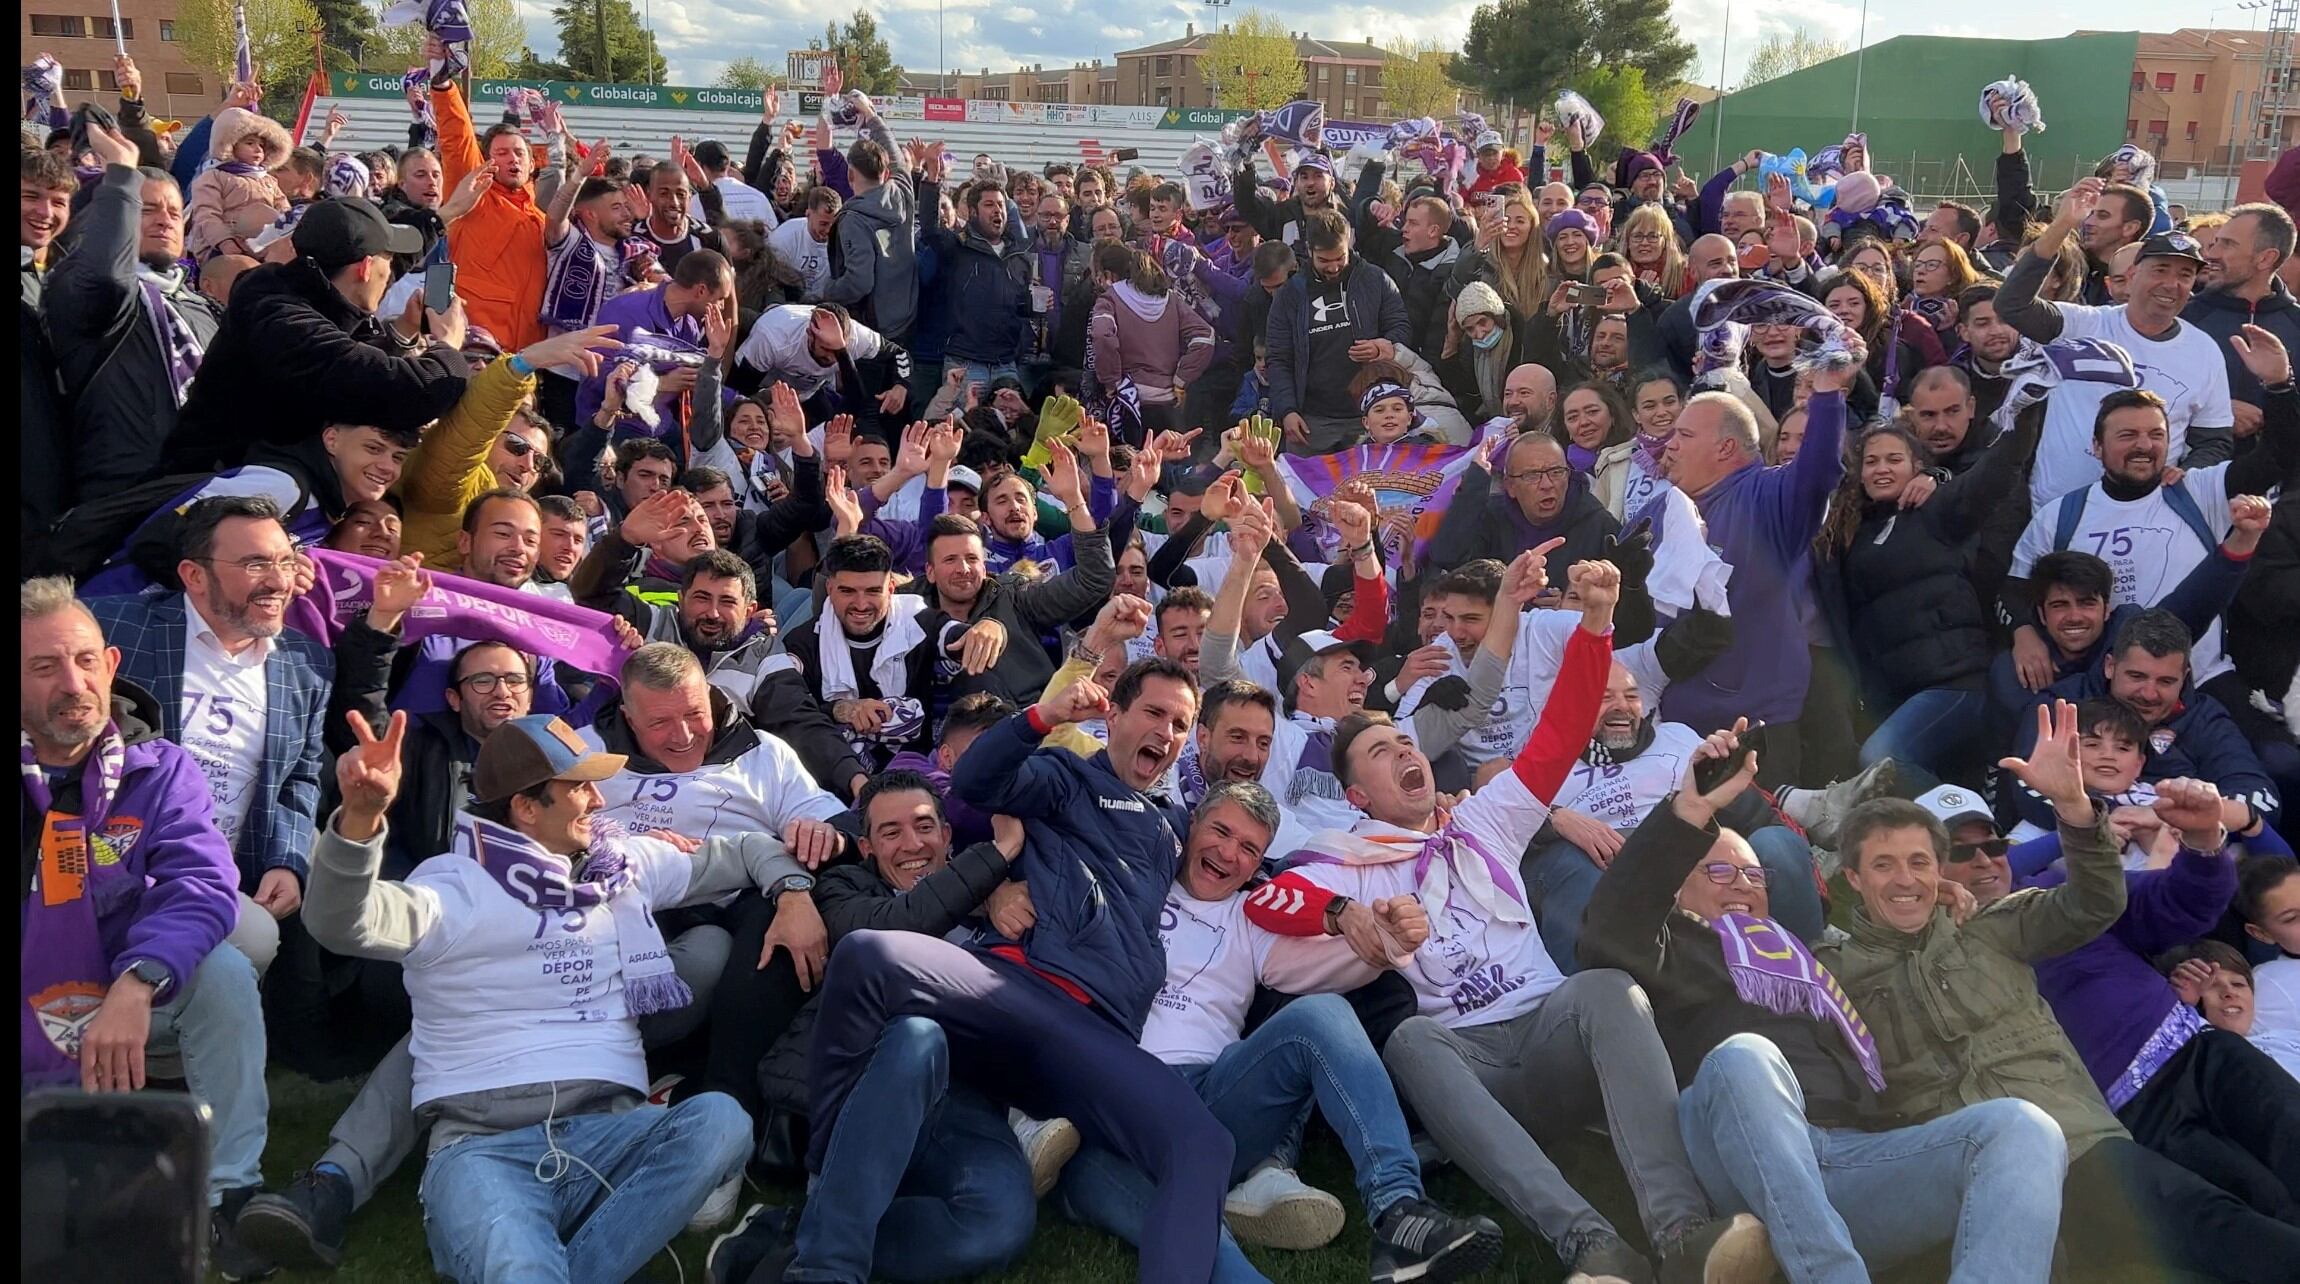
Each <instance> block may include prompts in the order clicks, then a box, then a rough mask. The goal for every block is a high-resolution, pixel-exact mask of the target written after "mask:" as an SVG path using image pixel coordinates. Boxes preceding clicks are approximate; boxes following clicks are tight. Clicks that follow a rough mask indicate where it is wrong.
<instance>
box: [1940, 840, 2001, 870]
mask: <svg viewBox="0 0 2300 1284" xmlns="http://www.w3.org/2000/svg"><path fill="white" fill-rule="evenodd" d="M2011 850H2012V840H2011V839H2009V838H1984V839H1982V840H1981V841H1979V842H1977V843H1951V844H1950V845H1949V863H1950V864H1951V865H1963V864H1966V863H1967V862H1970V861H1973V860H1976V859H1978V858H1980V857H1982V856H1986V857H1988V858H1989V859H1990V860H2003V859H2004V857H2005V853H2006V852H2008V851H2011Z"/></svg>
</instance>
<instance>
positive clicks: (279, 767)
mask: <svg viewBox="0 0 2300 1284" xmlns="http://www.w3.org/2000/svg"><path fill="white" fill-rule="evenodd" d="M88 609H89V610H90V611H92V612H94V613H95V616H96V623H97V624H98V625H99V626H101V627H102V628H103V630H104V640H105V641H106V642H108V643H110V644H111V645H113V646H116V647H118V648H119V649H120V676H121V677H123V678H126V679H128V680H129V681H131V682H134V683H135V684H136V685H138V686H140V687H142V688H144V689H145V690H146V691H149V692H151V693H152V695H153V697H154V698H155V699H157V700H158V701H159V704H160V720H161V724H162V726H161V734H162V735H164V736H166V737H167V738H168V739H170V740H175V741H179V742H180V741H181V740H182V739H183V730H184V728H183V716H184V638H185V632H184V627H185V622H184V595H183V594H182V593H181V592H180V591H175V590H169V589H161V588H152V589H148V590H146V591H144V592H142V593H139V594H135V595H134V596H129V597H99V598H93V599H90V600H89V602H88ZM334 683H335V657H334V656H333V655H332V654H330V653H329V652H328V651H327V650H326V649H325V648H323V647H321V646H320V645H319V644H318V643H316V642H314V641H312V639H311V638H310V637H308V636H306V635H304V634H302V633H299V632H297V631H296V630H294V629H287V630H284V631H283V632H281V634H280V635H279V636H278V637H277V638H274V639H273V640H272V653H271V657H270V658H269V659H267V660H266V661H264V692H265V698H266V708H265V710H264V751H263V758H262V759H261V760H260V761H259V762H257V763H256V778H255V784H254V786H253V793H252V794H251V796H250V799H249V803H248V815H247V821H246V823H244V824H242V825H241V826H240V835H239V841H238V842H237V843H236V844H234V846H233V850H232V857H233V859H234V860H235V861H236V862H237V863H238V865H239V868H240V890H242V891H245V892H253V891H254V890H255V886H256V884H257V882H258V881H260V880H261V879H262V878H263V876H264V874H265V872H266V871H268V870H274V869H292V870H294V871H295V875H296V878H297V879H298V880H299V881H300V880H301V879H302V878H303V877H304V871H305V870H306V868H307V867H308V866H309V863H310V855H311V847H312V832H313V827H314V819H315V818H316V817H317V815H318V813H319V787H320V772H321V771H322V770H323V757H324V754H325V749H324V746H323V743H322V736H323V733H324V732H325V730H326V725H327V705H328V694H329V692H330V690H331V689H332V688H333V686H334Z"/></svg>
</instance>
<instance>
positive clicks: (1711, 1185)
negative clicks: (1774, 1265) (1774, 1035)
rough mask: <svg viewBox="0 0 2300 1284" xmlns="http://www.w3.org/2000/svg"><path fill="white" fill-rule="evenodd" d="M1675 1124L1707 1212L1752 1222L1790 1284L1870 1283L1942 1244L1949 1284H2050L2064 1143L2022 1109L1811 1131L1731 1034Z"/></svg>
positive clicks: (1787, 1081)
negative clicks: (1867, 1128) (1768, 1240)
mask: <svg viewBox="0 0 2300 1284" xmlns="http://www.w3.org/2000/svg"><path fill="white" fill-rule="evenodd" d="M1828 1037H1835V1035H1834V1031H1831V1032H1829V1035H1828ZM1677 1117H1678V1123H1679V1125H1680V1127H1682V1128H1683V1130H1684V1133H1685V1150H1686V1153H1687V1154H1688V1155H1690V1156H1691V1157H1692V1159H1693V1171H1694V1172H1695V1173H1696V1174H1697V1175H1699V1177H1700V1178H1701V1185H1702V1187H1703V1188H1704V1189H1706V1190H1707V1191H1708V1192H1709V1198H1710V1200H1711V1202H1712V1203H1714V1204H1715V1205H1716V1206H1717V1211H1718V1212H1720V1213H1725V1212H1735V1211H1740V1210H1743V1209H1746V1210H1748V1211H1750V1212H1753V1213H1755V1214H1757V1216H1758V1217H1759V1218H1760V1219H1762V1220H1763V1221H1764V1223H1765V1229H1766V1230H1767V1231H1768V1232H1770V1233H1771V1235H1772V1238H1773V1255H1774V1257H1775V1259H1776V1260H1778V1261H1779V1262H1780V1264H1781V1270H1782V1273H1783V1274H1785V1275H1787V1276H1788V1277H1789V1281H1790V1284H1823V1282H1826V1284H1851V1282H1852V1281H1866V1280H1868V1278H1869V1271H1870V1269H1871V1268H1872V1267H1874V1268H1877V1269H1883V1268H1885V1267H1889V1266H1891V1265H1893V1264H1895V1263H1897V1262H1903V1261H1907V1260H1908V1259H1910V1258H1912V1257H1915V1256H1916V1255H1917V1254H1919V1253H1922V1252H1924V1251H1926V1250H1928V1249H1930V1248H1932V1247H1934V1246H1935V1245H1937V1244H1940V1243H1942V1242H1943V1241H1953V1243H1954V1250H1953V1254H1952V1265H1951V1268H1950V1274H1949V1279H1950V1281H1951V1284H1978V1282H1979V1281H1994V1280H2004V1281H2028V1280H2043V1279H2046V1278H2048V1277H2049V1276H2050V1275H2051V1274H2052V1253H2053V1241H2054V1239H2055V1237H2056V1236H2057V1235H2058V1234H2059V1231H2060V1196H2061V1179H2062V1175H2063V1174H2064V1173H2065V1172H2066V1170H2067V1167H2068V1144H2067V1142H2066V1141H2064V1140H2063V1139H2062V1137H2061V1132H2060V1127H2059V1126H2058V1125H2057V1124H2055V1123H2053V1121H2052V1118H2051V1117H2050V1116H2048V1115H2046V1114H2045V1113H2044V1112H2043V1111H2042V1110H2039V1109H2037V1108H2036V1107H2035V1106H2032V1105H2030V1104H2029V1103H2028V1102H2025V1101H2022V1100H2020V1099H2018V1098H2015V1097H2000V1098H1998V1099H1997V1100H1995V1101H1984V1102H1981V1103H1979V1104H1978V1105H1972V1106H1966V1107H1965V1108H1963V1109H1962V1110H1957V1111H1953V1112H1951V1113H1949V1114H1946V1115H1943V1116H1941V1117H1940V1118H1938V1119H1934V1120H1932V1121H1930V1122H1927V1123H1921V1124H1912V1125H1910V1126H1909V1127H1906V1128H1896V1129H1893V1130H1892V1131H1890V1132H1854V1131H1851V1130H1848V1129H1839V1128H1816V1127H1814V1126H1813V1125H1812V1124H1810V1123H1807V1122H1806V1120H1805V1094H1804V1090H1803V1089H1802V1088H1800V1087H1799V1086H1798V1083H1797V1078H1796V1075H1795V1074H1793V1073H1792V1072H1791V1071H1790V1069H1789V1063H1788V1062H1787V1061H1786V1060H1785V1059H1783V1057H1782V1056H1781V1050H1780V1049H1779V1048H1777V1047H1775V1046H1774V1045H1773V1042H1772V1041H1771V1040H1770V1039H1766V1038H1764V1037H1762V1036H1759V1035H1754V1034H1737V1035H1734V1036H1733V1037H1732V1038H1729V1039H1727V1040H1725V1041H1724V1042H1723V1043H1720V1044H1718V1045H1717V1046H1716V1048H1714V1049H1712V1050H1711V1051H1710V1053H1709V1055H1708V1056H1707V1057H1706V1058H1704V1059H1703V1060H1702V1062H1701V1070H1700V1073H1698V1074H1696V1075H1695V1076H1694V1078H1693V1082H1692V1083H1691V1084H1690V1085H1688V1086H1687V1087H1686V1089H1685V1090H1684V1092H1683V1093H1681V1094H1680V1095H1679V1097H1678V1101H1677Z"/></svg>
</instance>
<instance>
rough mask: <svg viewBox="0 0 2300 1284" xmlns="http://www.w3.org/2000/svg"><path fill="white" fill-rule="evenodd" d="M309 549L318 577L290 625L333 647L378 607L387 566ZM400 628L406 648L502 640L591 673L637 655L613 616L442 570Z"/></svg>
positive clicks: (296, 605) (616, 669)
mask: <svg viewBox="0 0 2300 1284" xmlns="http://www.w3.org/2000/svg"><path fill="white" fill-rule="evenodd" d="M303 551H304V553H305V555H306V556H308V557H310V558H311V559H312V561H313V562H315V563H317V564H318V566H319V575H318V576H317V577H315V578H314V579H313V581H312V587H311V591H310V592H309V593H305V594H302V595H301V596H299V597H297V598H296V599H295V600H293V601H292V602H290V603H289V604H288V624H289V626H290V627H292V628H295V629H298V630H301V631H302V632H303V633H304V634H305V635H306V636H309V637H312V638H316V639H318V641H319V642H320V644H321V645H322V646H331V647H332V646H334V645H335V642H336V639H337V638H338V637H340V636H342V634H343V630H344V625H346V624H347V623H349V622H350V621H351V620H353V619H356V618H358V617H359V616H361V615H364V614H366V613H367V609H368V607H369V606H370V605H372V604H373V603H374V601H375V572H376V569H377V568H378V567H381V566H383V565H384V563H382V562H380V561H378V560H376V559H375V558H372V557H363V556H361V555H360V554H358V553H344V552H338V551H337V550H335V549H332V548H307V549H305V550H303ZM400 630H401V634H400V640H401V642H402V643H403V644H406V643H414V642H417V641H419V640H421V639H423V638H428V637H434V636H438V637H451V638H464V639H468V640H470V641H473V642H480V641H486V642H501V643H503V644H504V645H505V646H508V647H511V648H513V649H515V650H518V651H520V652H523V653H525V654H528V655H539V656H544V657H546V658H548V659H553V660H563V661H565V662H566V663H568V664H571V665H574V666H575V667H576V668H578V669H581V670H583V671H584V672H585V673H621V672H622V671H623V661H624V660H625V659H627V658H628V657H629V656H630V654H631V653H630V652H629V651H626V650H624V649H623V644H622V643H621V642H620V641H619V640H617V636H616V633H615V628H614V617H612V616H610V615H608V614H607V613H606V612H604V611H594V610H592V609H591V608H589V607H585V606H576V605H574V604H573V603H569V602H562V601H559V600H558V599H556V598H551V597H546V596H544V595H543V594H540V593H523V592H521V591H520V590H518V589H510V588H498V587H497V586H495V585H493V584H489V583H487V582H486V581H485V580H475V579H470V578H467V577H465V576H461V575H449V574H443V573H437V572H435V573H434V574H433V576H432V582H431V591H430V592H429V593H426V594H424V595H423V596H422V597H421V598H419V599H417V600H416V603H415V605H414V606H413V607H412V608H410V609H409V611H408V613H407V618H406V619H405V620H403V621H401V622H400Z"/></svg>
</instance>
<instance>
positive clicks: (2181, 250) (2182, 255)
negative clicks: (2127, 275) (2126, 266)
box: [2133, 232, 2205, 267]
mask: <svg viewBox="0 0 2300 1284" xmlns="http://www.w3.org/2000/svg"><path fill="white" fill-rule="evenodd" d="M2141 259H2187V260H2188V261H2189V262H2191V263H2194V264H2195V265H2196V266H2198V267H2203V266H2205V263H2204V247H2203V246H2201V245H2198V244H2197V243H2196V238H2195V237H2193V236H2190V235H2189V234H2188V233H2186V232H2158V233H2157V234H2156V235H2154V236H2152V237H2149V238H2148V239H2147V240H2145V241H2142V242H2141V243H2140V253H2139V255H2137V256H2136V257H2135V258H2134V259H2133V262H2135V263H2138V262H2140V260H2141Z"/></svg>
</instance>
